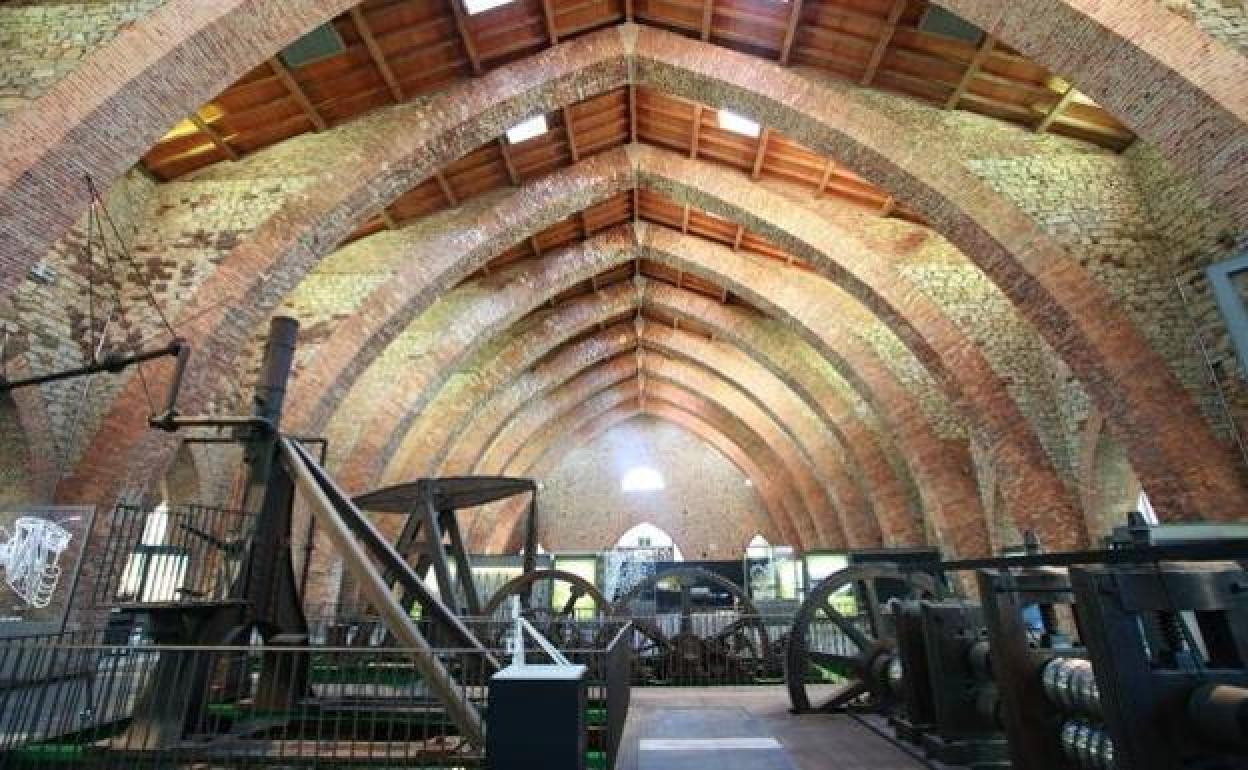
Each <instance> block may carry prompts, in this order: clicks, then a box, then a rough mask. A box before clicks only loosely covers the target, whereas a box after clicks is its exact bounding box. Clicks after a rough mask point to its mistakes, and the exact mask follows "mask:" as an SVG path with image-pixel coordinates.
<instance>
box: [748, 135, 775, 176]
mask: <svg viewBox="0 0 1248 770" xmlns="http://www.w3.org/2000/svg"><path fill="white" fill-rule="evenodd" d="M770 139H771V129H770V128H764V129H763V130H762V132H761V133H760V134H759V135H758V151H757V152H756V153H755V154H754V168H753V169H752V170H751V171H750V178H751V179H758V177H759V175H760V174H762V173H763V161H764V160H765V159H766V158H767V142H768V140H770Z"/></svg>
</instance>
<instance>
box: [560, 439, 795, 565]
mask: <svg viewBox="0 0 1248 770" xmlns="http://www.w3.org/2000/svg"><path fill="white" fill-rule="evenodd" d="M640 465H646V466H649V467H652V468H654V469H655V470H657V471H658V472H659V473H660V474H661V475H662V476H663V479H664V481H665V483H666V488H665V489H662V490H658V491H654V492H623V491H621V490H620V479H621V478H622V477H623V475H624V473H625V472H626V471H627V470H628V469H629V468H632V467H634V466H640ZM543 483H544V487H543V489H542V491H541V493H540V496H539V500H540V505H541V512H542V515H541V525H540V527H539V531H538V539H539V540H540V541H541V543H542V545H543V546H544V547H545V548H546V549H547V550H551V551H561V550H581V549H598V548H603V547H607V546H610V545H611V544H613V543H614V542H615V540H616V539H617V538H619V536H620V535H622V534H624V532H625V531H627V530H628V529H630V528H632V527H634V526H636V525H637V524H641V523H642V522H646V521H648V522H650V523H651V524H654V525H655V526H657V527H659V528H660V529H663V530H664V531H666V532H667V533H668V534H670V535H671V536H672V538H673V540H675V542H676V544H677V545H679V546H680V549H681V551H683V552H684V555H685V558H687V559H694V558H703V557H704V556H705V558H711V559H729V558H734V557H737V556H740V555H741V554H742V553H743V552H744V549H745V544H746V543H747V542H749V540H750V538H751V537H753V536H754V535H755V534H756V533H759V532H761V533H762V534H763V536H764V537H766V538H767V539H768V540H769V541H772V542H777V540H778V539H777V537H776V535H775V534H774V533H773V532H772V531H771V528H770V527H768V526H767V525H766V524H765V522H766V515H765V513H764V509H763V504H762V501H761V500H760V499H759V497H758V495H757V493H755V491H754V489H753V488H752V487H750V486H747V484H746V478H745V476H744V475H743V474H742V473H741V471H739V470H738V469H737V468H736V466H734V465H733V464H732V463H730V462H729V461H728V459H727V458H725V457H724V456H723V455H721V454H720V453H719V452H717V451H716V450H714V449H712V448H711V447H710V446H708V445H707V444H705V443H703V442H702V441H701V440H699V439H698V438H696V437H695V436H693V435H692V434H690V433H688V432H687V431H685V430H684V429H683V428H680V427H677V426H675V425H672V424H671V423H667V422H664V421H661V420H656V419H654V418H649V417H638V418H635V419H633V420H629V421H628V422H625V423H621V424H620V425H617V426H616V427H614V428H612V429H610V430H608V431H607V432H605V433H603V434H602V435H601V436H600V437H598V438H597V439H595V440H594V441H592V442H591V443H589V444H586V445H584V446H581V447H578V448H576V449H573V450H572V451H570V452H568V454H567V456H566V457H564V459H563V461H562V462H560V463H559V464H558V466H557V467H556V468H555V470H554V471H553V472H552V473H550V474H549V475H548V476H547V477H546V478H545V479H544V481H543Z"/></svg>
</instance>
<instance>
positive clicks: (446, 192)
mask: <svg viewBox="0 0 1248 770" xmlns="http://www.w3.org/2000/svg"><path fill="white" fill-rule="evenodd" d="M433 178H434V179H436V180H437V182H438V187H440V188H442V195H443V196H444V197H445V198H446V202H447V203H449V204H451V205H452V206H458V205H459V198H457V197H455V191H454V190H452V189H451V183H450V182H448V181H447V180H446V175H445V174H443V173H442V172H441V171H439V172H437V173H436V174H434V175H433Z"/></svg>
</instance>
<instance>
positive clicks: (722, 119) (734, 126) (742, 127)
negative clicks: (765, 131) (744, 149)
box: [719, 110, 761, 139]
mask: <svg viewBox="0 0 1248 770" xmlns="http://www.w3.org/2000/svg"><path fill="white" fill-rule="evenodd" d="M719 127H720V128H722V129H724V130H725V131H731V132H732V133H734V134H741V135H742V136H748V137H750V138H751V139H757V138H758V135H759V133H760V132H761V130H760V128H759V125H758V123H756V122H755V121H753V120H750V119H749V118H747V117H745V116H744V115H738V114H737V113H735V112H729V111H728V110H720V111H719Z"/></svg>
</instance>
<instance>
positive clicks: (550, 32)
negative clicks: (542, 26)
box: [542, 0, 559, 45]
mask: <svg viewBox="0 0 1248 770" xmlns="http://www.w3.org/2000/svg"><path fill="white" fill-rule="evenodd" d="M542 21H544V22H545V23H546V37H547V38H549V39H550V44H551V45H558V44H559V30H557V29H555V8H554V6H553V5H552V3H551V0H542Z"/></svg>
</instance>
